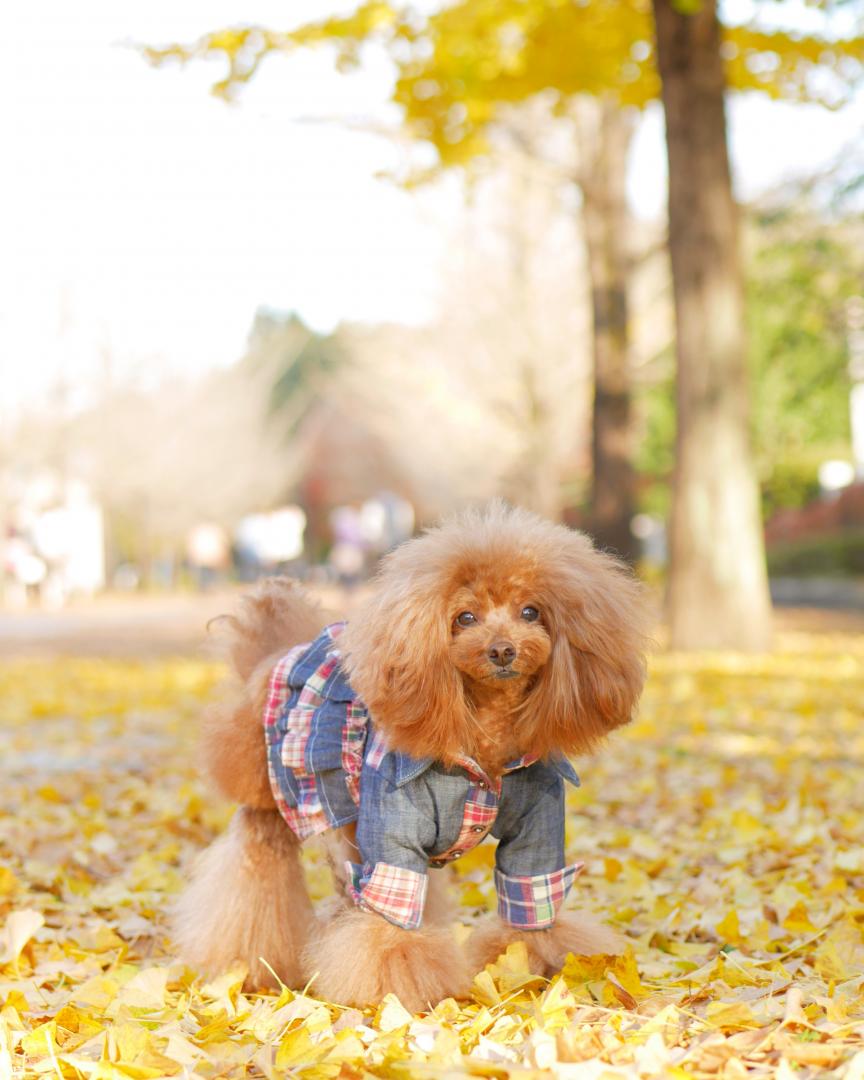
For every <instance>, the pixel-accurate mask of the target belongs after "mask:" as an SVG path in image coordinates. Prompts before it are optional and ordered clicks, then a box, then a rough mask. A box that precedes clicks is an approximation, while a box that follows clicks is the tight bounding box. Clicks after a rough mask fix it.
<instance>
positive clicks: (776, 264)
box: [636, 181, 864, 517]
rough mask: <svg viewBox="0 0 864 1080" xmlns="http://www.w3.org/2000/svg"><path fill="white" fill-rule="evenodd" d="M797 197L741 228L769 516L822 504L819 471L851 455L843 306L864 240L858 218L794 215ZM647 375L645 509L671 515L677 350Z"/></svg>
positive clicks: (756, 427)
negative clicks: (811, 503) (818, 501)
mask: <svg viewBox="0 0 864 1080" xmlns="http://www.w3.org/2000/svg"><path fill="white" fill-rule="evenodd" d="M805 187H806V188H809V187H810V184H809V181H808V183H807V184H806V185H805ZM798 194H799V195H800V192H798ZM795 197H796V196H794V195H793V194H790V193H789V192H788V191H785V190H784V191H783V192H781V193H780V198H782V200H783V202H782V204H780V203H778V202H777V201H776V200H774V199H772V200H771V201H770V202H768V203H766V204H765V205H763V206H761V207H758V208H755V209H752V210H750V211H749V212H748V213H747V216H746V219H745V244H744V250H745V254H746V258H745V275H746V290H745V292H746V310H747V330H748V338H749V355H750V365H749V367H750V375H751V380H752V396H753V403H752V414H753V419H752V425H751V427H752V435H753V444H754V447H755V451H756V463H757V472H758V475H759V479H760V486H761V490H762V510H763V515H764V516H765V517H770V515H771V514H772V513H773V512H774V511H775V510H778V509H783V508H789V507H794V508H798V507H801V506H803V505H805V504H806V503H807V502H809V501H810V500H811V499H812V498H813V497H815V495H816V494H817V493H818V490H819V483H818V476H817V473H818V467H819V465H820V464H821V463H822V462H823V461H825V460H827V459H828V458H832V457H837V458H848V457H849V455H850V431H849V385H850V384H849V373H848V370H847V364H848V352H847V342H846V333H847V327H846V304H847V302H848V298H849V297H850V296H853V295H855V294H856V293H857V292H858V291H859V290H860V288H861V281H862V279H864V255H862V252H864V231H862V225H861V222H860V219H858V218H854V217H851V216H847V217H841V218H839V219H836V220H831V219H828V220H826V217H825V214H824V212H822V211H818V210H816V209H814V208H813V206H812V205H810V206H808V205H807V204H806V203H805V204H802V203H801V202H800V201H799V202H798V204H797V205H794V204H793V205H789V204H788V203H787V201H786V200H788V199H793V198H795ZM829 198H830V194H829ZM646 368H647V369H648V370H646V372H645V374H644V379H643V385H642V387H641V389H640V391H639V394H638V399H637V402H638V407H637V412H638V414H639V420H640V436H639V439H638V451H637V456H636V462H637V468H638V470H639V472H640V474H642V476H643V478H644V482H643V484H642V488H641V497H640V505H641V506H642V508H643V509H644V510H646V511H647V512H650V513H654V514H658V515H661V516H666V515H667V514H668V512H669V497H668V496H669V493H668V481H669V478H670V477H671V476H672V472H673V468H674V463H675V378H674V363H673V357H672V355H671V350H670V349H663V350H662V351H660V352H659V353H658V354H656V355H655V356H654V357H652V359H651V362H650V363H649V364H647V365H646Z"/></svg>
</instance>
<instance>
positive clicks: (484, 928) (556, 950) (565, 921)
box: [468, 912, 626, 978]
mask: <svg viewBox="0 0 864 1080" xmlns="http://www.w3.org/2000/svg"><path fill="white" fill-rule="evenodd" d="M514 941H522V942H524V943H525V946H526V948H527V950H528V970H529V971H530V972H531V974H532V975H543V976H545V977H546V978H551V976H552V975H555V974H557V972H559V971H560V970H561V968H562V967H563V966H564V961H565V960H566V959H567V955H568V953H573V954H574V955H575V956H597V955H601V954H602V955H605V956H615V955H617V954H618V953H621V952H623V951H624V948H625V945H626V942H625V940H624V938H622V937H621V936H620V935H619V934H617V933H616V932H615V931H614V930H610V929H609V927H608V926H604V925H603V924H602V923H599V922H596V921H595V920H594V919H591V918H590V917H588V916H586V915H577V914H573V913H571V912H565V913H563V914H560V915H559V916H558V918H557V919H556V921H555V923H554V925H552V926H550V927H549V928H548V929H547V930H520V929H518V928H517V927H515V926H508V925H507V924H506V923H503V922H501V920H500V919H499V918H498V917H497V916H495V915H490V916H489V917H488V918H486V919H484V920H483V921H482V922H480V923H479V924H478V926H477V929H476V930H475V931H474V933H473V934H472V935H471V937H470V938H469V939H468V957H469V961H470V963H471V966H472V968H473V970H475V971H480V970H481V969H482V968H483V967H485V966H486V964H492V963H494V962H495V960H497V959H498V957H499V956H500V955H501V953H503V952H505V951H506V949H507V946H508V945H511V944H512V943H513V942H514Z"/></svg>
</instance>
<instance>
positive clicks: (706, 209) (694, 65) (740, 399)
mask: <svg viewBox="0 0 864 1080" xmlns="http://www.w3.org/2000/svg"><path fill="white" fill-rule="evenodd" d="M653 4H654V16H655V22H656V29H657V60H658V64H659V68H660V75H661V79H662V96H663V108H664V113H665V116H666V147H667V154H668V159H669V255H670V259H671V263H672V287H673V292H674V295H675V327H676V352H677V358H678V363H677V378H676V410H675V414H676V440H675V472H674V481H673V484H674V493H673V500H672V517H671V529H670V556H671V558H670V564H671V573H670V575H669V593H668V607H669V622H670V642H671V644H672V646H673V648H691V649H704V648H722V647H724V646H730V645H735V646H736V647H737V648H743V649H747V650H753V651H760V650H763V649H766V648H768V646H769V645H770V641H771V600H770V596H769V593H768V573H767V569H766V566H765V551H764V539H763V535H762V527H761V521H760V514H759V497H758V490H757V486H756V474H755V470H754V467H753V459H752V451H751V443H750V413H749V401H750V396H749V379H748V372H747V349H746V341H745V336H744V333H745V332H744V291H743V279H742V275H741V268H740V256H739V250H738V209H737V206H736V204H735V200H734V198H733V195H732V177H731V173H730V169H729V156H728V151H727V146H726V116H725V106H724V97H725V88H726V82H725V72H724V69H723V60H722V57H721V54H720V24H719V21H718V19H717V15H716V9H715V0H702V3H701V4H700V5H699V7H698V8H697V9H696V10H695V11H693V10H689V11H688V12H687V13H685V12H683V11H681V10H680V9H679V7H678V6H676V4H675V3H674V0H653Z"/></svg>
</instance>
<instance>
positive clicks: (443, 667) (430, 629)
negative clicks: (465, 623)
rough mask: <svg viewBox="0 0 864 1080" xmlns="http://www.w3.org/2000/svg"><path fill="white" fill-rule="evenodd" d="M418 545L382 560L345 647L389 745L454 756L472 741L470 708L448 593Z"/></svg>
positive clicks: (349, 667) (417, 753)
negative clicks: (455, 656)
mask: <svg viewBox="0 0 864 1080" xmlns="http://www.w3.org/2000/svg"><path fill="white" fill-rule="evenodd" d="M417 545H418V541H416V540H412V541H409V542H408V543H407V544H403V545H402V546H401V547H400V548H398V549H397V550H396V551H394V552H392V553H391V554H390V555H389V556H388V557H387V558H386V559H385V560H384V562H383V564H382V567H381V570H380V572H379V575H378V580H377V585H378V588H377V591H376V594H375V596H374V597H373V598H372V599H371V600H369V601H368V602H367V603H366V604H365V605H364V606H363V607H362V608H361V610H360V611H359V612H358V613H357V614H356V615H354V616H352V618H351V619H350V620H349V622H348V626H347V628H346V630H345V632H344V634H343V636H342V638H341V640H340V647H341V648H342V650H343V653H344V656H345V668H346V671H347V672H348V675H349V677H350V679H351V686H352V688H353V689H354V690H355V691H356V692H357V694H359V696H360V697H361V698H362V700H363V702H364V703H365V705H366V706H367V707H368V709H369V712H370V714H371V716H372V718H373V720H374V722H375V724H376V726H377V727H379V728H380V729H381V730H382V732H383V733H384V734H385V737H386V739H387V742H388V745H389V747H390V748H391V749H393V750H401V751H403V752H405V753H408V754H411V755H412V756H413V757H435V758H437V759H438V760H439V761H445V762H448V761H452V760H454V759H455V757H456V756H457V755H458V753H459V752H460V751H461V750H462V749H463V748H464V747H465V746H466V745H468V743H469V725H468V719H469V717H468V708H467V704H466V701H465V695H464V693H463V689H462V677H461V676H460V674H459V672H458V671H457V670H456V668H455V667H454V666H453V664H452V663H451V661H450V655H449V645H450V620H449V611H448V608H447V603H448V597H447V596H446V595H445V593H444V590H442V587H441V579H440V575H439V574H438V573H437V572H436V571H435V570H434V569H433V568H432V567H430V566H429V565H427V564H424V560H423V558H422V552H421V551H419V550H418V548H417Z"/></svg>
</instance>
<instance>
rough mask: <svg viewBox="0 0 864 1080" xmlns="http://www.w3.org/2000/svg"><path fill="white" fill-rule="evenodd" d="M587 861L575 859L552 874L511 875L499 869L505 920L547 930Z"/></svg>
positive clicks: (497, 884) (498, 886) (497, 885)
mask: <svg viewBox="0 0 864 1080" xmlns="http://www.w3.org/2000/svg"><path fill="white" fill-rule="evenodd" d="M584 865H585V864H584V863H573V864H572V866H565V867H564V868H563V869H562V870H556V871H555V872H554V873H552V874H535V875H534V876H533V877H510V876H508V875H507V874H502V873H501V871H500V870H496V871H495V891H496V892H497V893H498V914H499V915H500V916H501V919H502V921H503V922H505V923H507V924H508V925H510V926H518V927H520V929H522V930H544V929H546V927H549V926H551V925H552V924H553V923H554V922H555V917H556V915H557V914H558V909H559V908H560V907H561V905H562V904H563V903H564V898H565V897H566V896H567V893H568V892H570V886H571V885H572V884H573V882H574V880H575V878H576V875H577V874H578V873H579V871H580V870H582V868H583V866H584Z"/></svg>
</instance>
